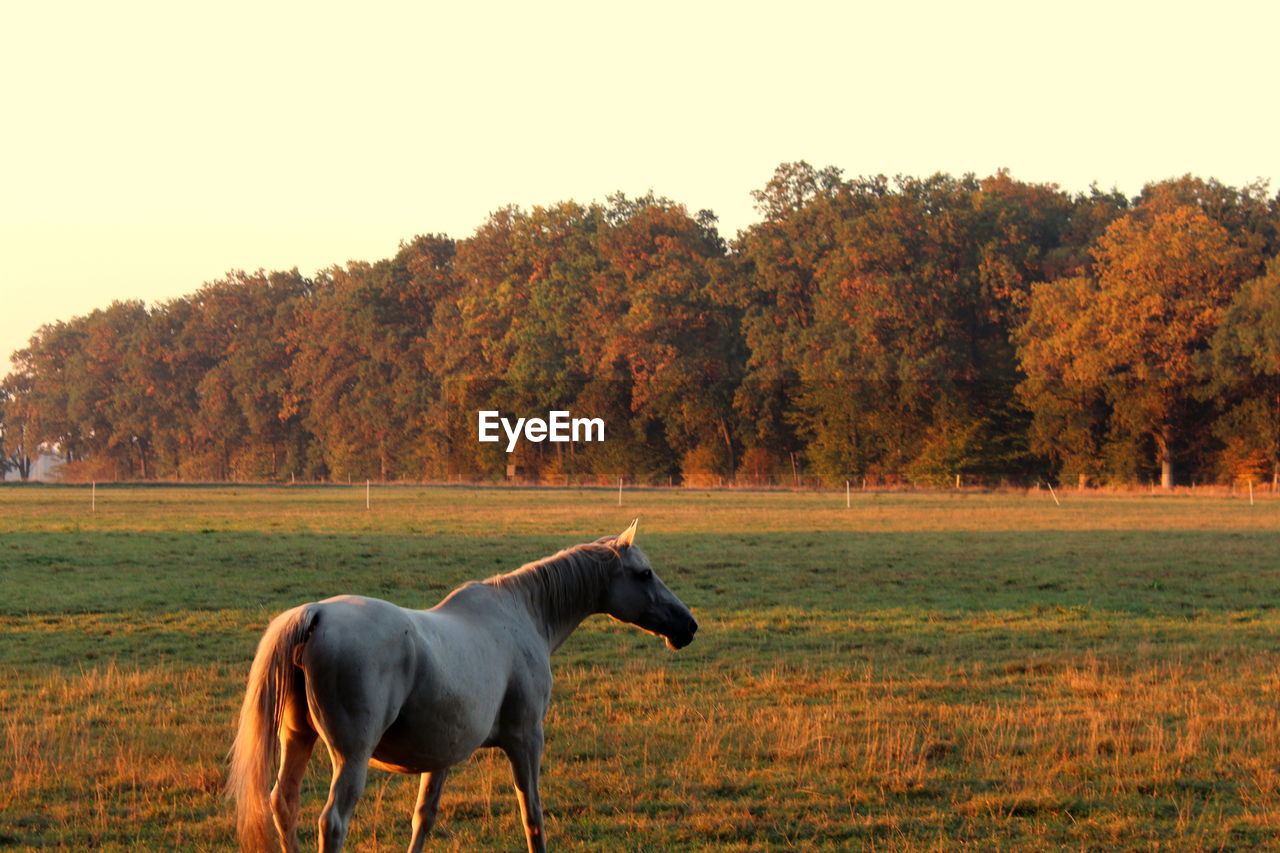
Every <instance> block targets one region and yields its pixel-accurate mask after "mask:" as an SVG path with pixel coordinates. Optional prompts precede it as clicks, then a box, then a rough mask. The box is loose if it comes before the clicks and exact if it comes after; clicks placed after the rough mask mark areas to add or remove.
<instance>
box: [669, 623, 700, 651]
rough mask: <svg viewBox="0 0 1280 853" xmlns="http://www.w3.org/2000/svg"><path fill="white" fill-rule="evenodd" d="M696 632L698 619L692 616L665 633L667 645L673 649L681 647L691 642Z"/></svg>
mask: <svg viewBox="0 0 1280 853" xmlns="http://www.w3.org/2000/svg"><path fill="white" fill-rule="evenodd" d="M697 632H698V620H697V619H694V618H693V617H692V616H690V617H689V618H688V620H687V621H686V622H685V623H684V624H683V625H681V626H680V627H679V628H677V629H675V630H673V631H671V632H670V633H668V634H667V645H668V646H670V647H671V648H673V649H683V648H684V647H685V646H687V645H689V644H690V643H692V642H693V635H694V634H696V633H697Z"/></svg>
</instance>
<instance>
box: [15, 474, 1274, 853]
mask: <svg viewBox="0 0 1280 853" xmlns="http://www.w3.org/2000/svg"><path fill="white" fill-rule="evenodd" d="M1061 497H1062V501H1063V505H1062V506H1061V507H1058V506H1055V504H1054V503H1053V501H1052V500H1051V499H1050V497H1049V496H1048V494H1047V493H1036V492H1031V493H1028V494H1026V495H1023V494H976V493H961V494H945V493H939V494H892V493H886V494H876V493H869V494H857V493H855V495H854V499H853V506H852V508H849V509H846V508H845V506H844V495H843V494H839V495H836V494H829V495H823V494H813V493H801V494H794V493H787V492H710V493H707V492H679V491H675V492H672V491H633V492H628V493H626V494H625V495H624V501H625V504H626V505H625V506H624V507H622V508H619V507H617V506H616V494H615V493H611V492H608V491H581V492H577V491H542V490H516V489H512V490H480V489H465V488H416V487H397V488H390V487H388V488H376V487H375V489H374V490H373V506H372V509H371V510H368V511H366V510H365V508H364V489H363V488H336V487H330V488H266V487H262V488H257V487H239V488H212V487H210V488H177V487H146V488H124V487H113V488H99V489H98V490H97V510H96V512H91V511H90V492H89V490H88V489H87V488H72V487H59V488H47V487H45V488H41V487H23V488H19V487H5V488H0V716H2V719H3V738H4V749H3V752H0V849H3V850H8V849H14V850H37V849H67V850H85V849H101V850H154V851H168V850H178V849H183V850H225V849H228V848H229V847H230V846H231V838H232V834H231V819H230V812H229V810H228V808H227V805H226V804H225V803H224V801H223V800H222V798H221V792H220V788H221V782H222V776H223V756H224V754H225V752H226V750H227V747H228V746H229V744H230V740H231V734H232V725H233V722H234V718H235V714H236V710H237V707H238V703H239V699H240V695H241V691H242V690H243V679H244V677H245V674H246V673H247V669H248V663H249V660H250V657H251V655H252V652H253V649H254V645H255V643H256V640H257V637H258V634H259V633H260V632H261V630H262V628H263V627H264V626H265V624H266V622H267V620H268V619H269V618H270V617H271V616H272V615H274V614H275V613H276V612H278V611H279V610H281V609H284V608H285V607H289V606H292V605H294V604H297V603H300V602H302V601H307V600H312V599H316V598H321V597H325V596H329V595H333V594H336V593H340V592H359V593H363V594H369V595H376V596H380V597H383V598H388V599H390V600H393V601H396V602H398V603H400V604H404V605H406V606H417V607H427V606H431V605H432V604H434V603H435V602H436V601H438V600H439V599H440V598H441V597H442V596H443V595H444V594H445V593H447V592H448V590H450V589H452V588H453V587H454V586H455V585H457V584H458V583H460V582H462V581H464V580H467V579H473V578H482V577H486V576H489V575H492V574H495V573H497V572H500V571H506V570H509V569H511V568H514V567H515V566H517V565H519V564H520V563H522V562H525V561H527V560H530V559H534V558H537V557H540V556H544V555H546V554H549V553H551V552H553V551H555V550H556V549H558V548H560V547H563V546H565V545H569V544H573V543H576V542H580V541H585V540H587V539H593V538H595V537H597V536H599V535H601V534H603V533H609V532H617V531H619V530H621V528H622V527H623V526H625V524H626V523H627V522H628V521H630V519H631V518H632V517H633V516H634V515H639V516H640V517H641V526H640V536H639V542H640V544H641V545H642V547H644V548H645V550H646V552H647V553H648V554H649V555H650V557H651V559H652V560H653V562H654V565H655V567H657V569H658V571H659V573H660V574H661V575H663V577H664V578H665V579H666V580H667V582H668V583H669V584H670V585H671V587H672V588H673V589H674V590H675V591H676V592H677V593H678V594H679V595H680V596H681V597H682V598H683V599H684V600H685V602H686V603H687V604H689V605H690V606H691V607H692V608H693V609H694V610H695V612H696V614H697V615H698V617H699V620H700V622H701V623H702V626H703V628H702V630H701V631H700V632H699V635H698V640H697V641H696V642H695V643H694V644H693V645H692V646H690V647H689V648H688V649H686V650H684V651H682V652H680V653H679V654H673V653H670V652H668V651H667V650H666V649H664V648H662V647H661V645H660V643H658V642H657V641H655V640H654V639H653V638H651V637H648V636H647V635H643V634H641V633H640V632H638V631H635V630H633V629H628V628H626V627H624V626H619V625H616V624H614V623H612V622H610V621H609V620H606V619H603V618H597V619H593V620H589V621H588V622H587V623H586V624H585V625H584V626H583V628H582V629H580V631H579V632H578V634H576V635H575V636H574V637H573V638H571V639H570V640H569V642H568V643H566V645H565V647H564V648H563V649H562V650H561V651H560V653H559V654H558V655H557V657H556V658H555V660H554V663H555V668H556V676H557V684H556V696H555V698H554V700H553V703H552V710H551V714H550V717H549V719H548V727H547V729H548V744H547V755H546V760H545V763H544V781H543V794H544V800H545V802H546V805H547V812H548V821H547V822H548V836H549V839H550V842H551V844H552V846H553V849H556V850H562V851H570V850H572V851H594V850H607V851H612V850H617V851H638V850H645V851H722V850H729V851H734V850H744V851H745V850H775V849H776V850H789V849H799V850H818V851H821V850H899V851H924V850H973V851H989V850H990V851H996V850H1045V849H1070V850H1089V849H1093V850H1116V849H1124V850H1130V849H1136V850H1188V851H1192V850H1219V849H1222V850H1229V849H1237V850H1248V849H1257V848H1259V847H1276V846H1280V799H1278V797H1277V795H1278V794H1280V719H1277V718H1278V716H1280V702H1278V701H1277V696H1278V695H1280V675H1278V672H1280V669H1278V665H1280V655H1278V654H1277V651H1276V637H1277V636H1278V635H1280V613H1278V612H1277V610H1276V609H1275V608H1276V604H1277V603H1278V602H1280V559H1277V555H1278V554H1280V547H1277V546H1278V545H1280V539H1278V536H1277V534H1278V533H1280V501H1276V500H1260V501H1259V502H1258V503H1257V505H1256V506H1250V505H1249V502H1248V501H1247V500H1240V499H1234V500H1233V499H1227V498H1222V499H1211V498H1192V497H1176V498H1162V497H1149V496H1077V495H1064V496H1061ZM326 784H327V761H325V760H324V758H323V757H322V756H320V755H317V757H316V758H315V759H313V762H312V772H311V773H310V774H309V776H308V780H307V784H306V788H305V790H304V826H303V833H302V835H303V843H304V849H311V850H314V849H315V841H314V825H313V824H314V819H315V817H316V815H317V813H318V809H319V805H320V803H321V801H322V799H323V790H324V787H325V785H326ZM414 784H415V781H414V780H411V779H408V778H404V777H396V776H392V775H390V774H384V773H380V772H374V773H373V774H371V782H370V785H369V788H368V790H367V792H366V795H365V798H364V799H363V800H362V802H361V805H360V807H359V808H358V809H357V816H356V821H355V827H354V830H353V838H352V844H351V849H358V850H362V851H363V850H375V851H381V850H401V849H403V847H404V845H405V844H406V843H407V841H408V816H409V809H410V807H411V805H412V800H413V794H414ZM520 834H521V833H520V830H519V827H518V823H517V818H516V812H515V801H514V797H513V795H512V793H511V789H510V785H509V782H508V775H507V770H506V767H505V764H504V761H503V759H502V758H501V756H498V755H494V754H489V753H484V754H480V755H478V756H477V757H475V758H473V759H472V760H471V761H470V762H467V763H466V764H464V765H463V766H462V767H460V768H458V770H457V771H455V773H454V775H453V776H451V779H450V783H449V786H448V788H447V789H446V791H445V797H444V803H443V809H442V814H441V819H440V823H439V824H438V827H437V835H436V836H435V837H434V838H433V839H432V842H431V846H430V849H433V850H449V851H488V850H514V849H519V847H520V844H521V840H520Z"/></svg>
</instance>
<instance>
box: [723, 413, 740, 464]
mask: <svg viewBox="0 0 1280 853" xmlns="http://www.w3.org/2000/svg"><path fill="white" fill-rule="evenodd" d="M720 435H722V436H723V437H724V449H725V452H726V453H727V454H728V455H729V476H730V477H732V476H733V475H734V473H735V472H736V471H737V470H738V466H737V460H735V459H734V458H733V439H732V438H730V437H729V424H727V423H726V422H725V419H724V418H721V419H720Z"/></svg>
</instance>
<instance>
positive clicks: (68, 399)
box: [0, 162, 1280, 485]
mask: <svg viewBox="0 0 1280 853" xmlns="http://www.w3.org/2000/svg"><path fill="white" fill-rule="evenodd" d="M1268 193H1269V191H1268V189H1267V187H1266V185H1265V184H1262V183H1258V184H1254V185H1248V186H1244V187H1231V186H1226V185H1223V184H1221V183H1219V182H1217V181H1214V180H1204V179H1200V178H1196V177H1192V176H1186V177H1183V178H1179V179H1175V180H1169V181H1164V182H1161V183H1156V184H1151V185H1148V186H1147V187H1145V188H1144V189H1143V190H1142V192H1141V193H1140V194H1139V195H1138V196H1137V197H1134V198H1129V197H1126V196H1124V195H1122V194H1121V193H1119V192H1116V191H1111V192H1103V191H1101V190H1099V189H1097V188H1096V187H1095V188H1092V189H1091V190H1090V191H1088V192H1086V193H1077V194H1069V193H1067V192H1064V191H1062V190H1061V189H1059V188H1058V187H1057V186H1055V185H1052V184H1033V183H1025V182H1022V181H1018V180H1015V179H1014V178H1012V177H1011V176H1010V175H1008V174H1007V173H1005V172H999V173H997V174H995V175H991V176H989V177H985V178H977V177H975V176H973V175H966V176H963V177H959V178H956V177H953V176H950V175H945V174H938V175H934V176H931V177H926V178H915V177H901V176H900V177H897V178H894V179H888V178H885V177H883V176H875V177H857V178H847V177H845V176H844V175H843V173H842V172H841V171H840V170H838V169H835V168H826V169H816V168H814V167H812V166H810V165H808V164H806V163H803V162H799V163H788V164H784V165H782V166H780V167H779V168H778V170H777V171H776V172H775V174H774V176H773V178H772V180H770V181H769V183H768V184H767V185H766V186H765V187H764V188H763V189H761V190H759V191H758V192H756V193H755V194H754V196H755V199H756V202H757V209H758V212H759V214H760V221H759V222H757V223H756V224H754V225H752V226H750V227H748V228H747V229H745V230H744V231H742V232H740V233H739V234H738V236H737V237H736V238H735V239H734V240H732V241H729V240H726V239H725V238H724V237H723V236H721V235H720V233H719V232H718V230H717V224H716V220H715V217H714V215H712V214H711V213H710V212H707V211H701V212H697V213H690V212H689V211H688V210H687V209H686V208H685V207H684V206H683V205H680V204H678V203H676V202H674V201H671V200H669V199H665V198H658V197H654V196H653V195H648V196H645V197H642V198H628V197H626V196H623V195H615V196H612V197H610V198H608V199H607V200H606V201H605V202H603V203H600V202H597V203H591V204H579V203H576V202H572V201H570V202H563V203H560V204H556V205H552V206H548V207H535V208H533V209H532V210H524V209H521V208H517V207H508V208H504V209H501V210H498V211H496V212H495V213H493V214H492V215H491V216H490V217H489V218H488V220H487V221H485V222H484V223H483V224H481V225H480V226H479V227H478V228H477V229H476V231H475V233H474V234H472V235H471V236H470V237H467V238H464V239H454V238H451V237H448V236H445V235H434V234H433V235H425V236H419V237H415V238H413V239H412V240H409V241H406V242H404V243H402V244H401V246H400V248H399V251H398V252H397V253H396V254H395V255H394V256H393V257H391V258H387V259H383V260H379V261H375V262H351V263H349V264H347V265H345V266H335V267H333V268H331V269H328V270H325V271H323V272H320V273H318V274H316V275H315V276H310V277H308V276H304V275H302V274H300V273H299V272H298V271H297V270H296V269H294V270H289V271H274V272H267V271H259V272H255V273H244V272H234V273H231V274H229V275H227V276H226V277H225V278H223V279H221V280H218V281H214V282H210V283H208V284H205V285H204V286H203V287H201V288H200V289H199V290H197V291H196V292H194V293H192V294H190V295H188V296H184V297H181V298H178V299H174V300H172V301H169V302H164V303H160V304H155V305H151V306H148V305H146V304H144V303H142V302H137V301H127V302H114V303H112V304H111V305H109V306H107V307H105V308H101V309H98V310H95V311H93V312H91V313H89V314H87V315H84V316H80V317H74V318H72V319H70V320H65V321H58V322H53V323H50V324H48V325H45V326H42V327H41V328H40V329H39V330H38V331H37V332H36V333H35V334H34V336H33V337H32V338H31V340H30V342H29V344H28V346H26V347H25V348H23V349H22V350H19V351H18V352H17V353H16V354H15V355H14V363H15V365H16V367H15V369H14V370H13V372H12V373H10V374H9V375H8V376H7V377H6V378H5V379H4V381H3V385H2V386H0V388H2V390H3V393H2V394H0V407H2V408H0V422H2V423H3V433H2V435H3V441H4V447H3V450H4V454H3V456H4V458H5V459H7V460H8V462H9V463H10V464H21V463H24V462H25V461H26V460H29V458H30V457H32V456H33V455H34V454H35V453H36V452H37V450H38V448H40V447H42V446H43V447H48V448H56V449H57V451H58V452H59V453H60V454H62V455H63V456H65V458H67V459H68V460H69V463H68V466H67V468H66V470H67V472H68V475H69V476H78V477H89V476H93V477H96V478H100V479H108V478H115V479H128V478H140V479H182V480H223V481H225V480H254V481H257V480H262V481H282V480H283V481H288V480H290V479H294V478H296V479H301V480H344V481H345V480H347V479H349V478H350V479H365V478H372V479H378V480H409V481H420V480H445V479H455V478H461V479H465V480H487V479H497V478H501V477H504V476H506V475H507V474H509V473H510V472H511V471H512V470H514V471H518V472H519V475H520V476H521V477H522V478H524V479H528V480H540V481H543V482H564V481H568V482H581V481H583V480H584V479H588V480H589V479H592V478H597V479H600V478H605V477H608V478H613V477H616V476H620V475H621V476H626V477H628V478H629V479H632V480H635V481H640V482H660V483H666V482H684V483H690V484H699V485H701V484H706V483H713V482H722V481H727V480H731V479H732V480H736V481H738V482H742V483H769V482H783V483H789V482H795V481H797V480H801V479H806V478H808V479H810V480H811V479H812V478H820V479H822V480H823V481H826V482H830V483H839V482H841V481H844V480H853V481H855V482H857V481H860V480H862V479H864V478H865V479H866V480H869V481H871V482H875V483H885V482H910V483H915V484H924V485H944V484H951V483H952V482H954V479H955V478H956V477H957V475H959V476H961V477H963V478H965V481H966V482H974V481H987V482H990V481H998V480H1007V481H1013V482H1031V481H1034V480H1038V479H1051V480H1055V481H1064V482H1069V483H1072V484H1075V483H1081V484H1084V483H1093V484H1120V483H1136V482H1148V481H1154V480H1160V481H1161V482H1163V483H1164V484H1165V485H1172V484H1174V483H1175V482H1176V483H1189V482H1193V481H1194V482H1225V481H1243V480H1250V481H1253V482H1264V481H1272V482H1273V483H1274V482H1275V480H1276V479H1277V477H1280V258H1278V253H1280V196H1271V195H1269V194H1268ZM481 409H500V410H503V411H507V412H511V413H514V414H517V415H522V416H524V415H534V414H544V413H546V412H548V411H551V410H557V409H559V410H568V411H572V412H573V413H574V415H575V416H577V415H583V416H600V417H602V418H604V419H605V420H606V422H607V423H608V430H609V432H608V435H607V440H606V441H604V442H601V443H598V444H572V445H563V444H555V445H552V444H534V443H528V442H526V443H522V444H521V445H519V447H518V448H517V449H516V451H515V452H514V453H512V454H507V453H506V452H505V451H504V448H502V447H500V446H496V445H494V444H492V443H487V444H482V443H480V442H478V441H477V440H476V416H477V412H478V410H481ZM508 466H515V467H514V468H509V467H508Z"/></svg>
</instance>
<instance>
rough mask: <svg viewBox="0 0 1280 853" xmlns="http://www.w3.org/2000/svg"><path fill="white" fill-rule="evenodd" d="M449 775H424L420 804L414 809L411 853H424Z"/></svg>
mask: <svg viewBox="0 0 1280 853" xmlns="http://www.w3.org/2000/svg"><path fill="white" fill-rule="evenodd" d="M448 775H449V771H448V770H439V771H437V772H435V773H423V774H422V782H421V784H420V785H419V786H418V803H417V805H415V806H414V807H413V838H411V839H410V840H409V853H422V845H423V844H426V842H427V833H429V832H431V827H432V826H433V825H434V824H435V822H436V811H437V810H438V809H439V808H440V794H441V793H442V792H443V791H444V780H445V777H446V776H448Z"/></svg>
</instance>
